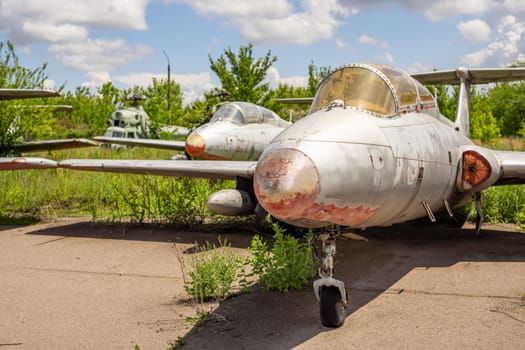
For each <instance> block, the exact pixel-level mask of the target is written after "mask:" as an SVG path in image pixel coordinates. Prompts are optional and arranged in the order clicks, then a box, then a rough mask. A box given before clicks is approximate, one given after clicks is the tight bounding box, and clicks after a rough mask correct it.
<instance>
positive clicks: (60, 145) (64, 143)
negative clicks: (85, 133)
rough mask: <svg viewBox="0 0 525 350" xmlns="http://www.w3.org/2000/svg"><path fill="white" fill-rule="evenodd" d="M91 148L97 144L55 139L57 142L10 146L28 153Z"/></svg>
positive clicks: (46, 141)
mask: <svg viewBox="0 0 525 350" xmlns="http://www.w3.org/2000/svg"><path fill="white" fill-rule="evenodd" d="M90 146H91V147H92V146H98V143H96V142H94V141H91V140H87V139H57V140H42V141H31V142H24V143H20V144H15V145H13V146H12V148H13V149H15V150H17V151H18V152H22V153H23V152H30V151H51V150H57V149H69V148H78V147H90Z"/></svg>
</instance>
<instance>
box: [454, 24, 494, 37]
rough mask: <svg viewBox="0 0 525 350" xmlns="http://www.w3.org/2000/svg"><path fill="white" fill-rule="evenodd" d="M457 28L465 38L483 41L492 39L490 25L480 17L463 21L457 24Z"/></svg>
mask: <svg viewBox="0 0 525 350" xmlns="http://www.w3.org/2000/svg"><path fill="white" fill-rule="evenodd" d="M457 28H458V30H459V31H460V33H461V34H462V35H463V36H464V37H465V39H467V40H469V41H472V42H482V41H488V40H489V39H490V33H491V30H490V27H489V26H488V24H487V23H485V22H484V21H482V20H480V19H473V20H471V21H466V22H463V21H462V22H460V23H459V24H458V25H457Z"/></svg>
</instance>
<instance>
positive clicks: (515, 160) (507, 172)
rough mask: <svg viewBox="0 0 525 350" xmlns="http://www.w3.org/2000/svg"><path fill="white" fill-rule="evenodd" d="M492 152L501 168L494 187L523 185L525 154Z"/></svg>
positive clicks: (524, 179) (524, 182) (524, 178)
mask: <svg viewBox="0 0 525 350" xmlns="http://www.w3.org/2000/svg"><path fill="white" fill-rule="evenodd" d="M493 152H494V154H495V155H496V157H497V158H498V159H499V161H500V168H501V175H500V177H499V179H498V180H497V181H496V183H495V185H511V184H525V152H512V151H493Z"/></svg>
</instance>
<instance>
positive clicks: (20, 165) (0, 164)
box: [0, 157, 57, 170]
mask: <svg viewBox="0 0 525 350" xmlns="http://www.w3.org/2000/svg"><path fill="white" fill-rule="evenodd" d="M56 167H57V162H55V161H54V160H50V159H46V158H31V157H17V158H0V170H22V169H49V168H56Z"/></svg>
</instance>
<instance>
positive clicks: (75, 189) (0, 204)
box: [0, 148, 233, 223]
mask: <svg viewBox="0 0 525 350" xmlns="http://www.w3.org/2000/svg"><path fill="white" fill-rule="evenodd" d="M35 155H36V156H47V155H46V154H35ZM172 155H173V152H169V151H164V150H152V149H146V148H134V149H124V150H118V151H111V150H108V149H104V148H95V149H77V150H69V151H60V152H56V153H54V154H53V155H52V156H51V157H50V158H53V159H55V160H61V159H70V158H112V159H169V158H170V157H171V156H172ZM48 157H49V156H48ZM232 186H233V182H232V181H217V180H208V179H193V178H174V177H160V176H144V175H132V174H113V173H96V172H81V171H78V172H77V171H71V170H66V169H48V170H31V171H2V172H0V217H4V218H5V217H17V218H18V217H21V216H22V217H23V216H31V217H43V216H49V215H53V216H54V215H59V216H78V215H91V216H92V217H93V218H94V219H97V220H110V221H120V220H130V221H134V222H139V223H141V222H145V221H150V222H151V221H153V222H162V223H198V222H202V220H203V218H204V217H206V216H209V215H211V214H212V213H210V212H209V210H208V208H207V207H206V199H207V197H208V195H209V194H211V193H212V192H215V191H217V190H218V189H221V188H228V187H232Z"/></svg>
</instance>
